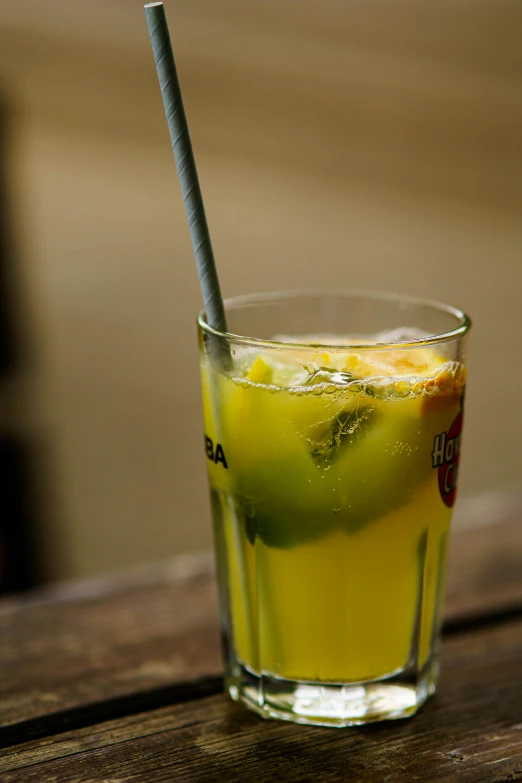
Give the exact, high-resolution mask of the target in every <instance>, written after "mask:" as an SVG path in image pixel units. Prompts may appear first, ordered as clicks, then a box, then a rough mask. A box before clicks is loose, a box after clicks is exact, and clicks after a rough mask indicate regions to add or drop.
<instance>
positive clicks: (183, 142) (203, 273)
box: [145, 3, 227, 332]
mask: <svg viewBox="0 0 522 783" xmlns="http://www.w3.org/2000/svg"><path fill="white" fill-rule="evenodd" d="M145 16H146V18H147V25H148V28H149V35H150V42H151V44H152V51H153V53H154V62H155V64H156V71H157V72H158V79H159V84H160V89H161V95H162V97H163V105H164V107H165V114H166V116H167V125H168V126H169V133H170V140H171V142H172V149H173V151H174V157H175V159H176V168H177V170H178V176H179V181H180V185H181V193H182V196H183V203H184V204H185V213H186V215H187V220H188V224H189V230H190V238H191V239H192V247H193V249H194V255H195V257H196V266H197V268H198V275H199V283H200V286H201V293H202V294H203V302H204V304H205V311H206V314H207V323H208V324H209V326H211V327H212V328H213V329H217V330H218V331H220V332H226V331H227V324H226V319H225V309H224V307H223V299H222V296H221V289H220V287H219V280H218V276H217V272H216V264H215V261H214V253H213V252H212V244H211V242H210V234H209V231H208V225H207V218H206V216H205V207H204V206H203V197H202V195H201V188H200V187H199V180H198V172H197V169H196V162H195V160H194V153H193V151H192V144H191V142H190V134H189V129H188V124H187V117H186V115H185V108H184V106H183V99H182V97H181V88H180V86H179V81H178V74H177V71H176V63H175V62H174V54H173V51H172V44H171V42H170V36H169V28H168V24H167V17H166V16H165V8H164V7H163V3H148V4H147V5H146V6H145Z"/></svg>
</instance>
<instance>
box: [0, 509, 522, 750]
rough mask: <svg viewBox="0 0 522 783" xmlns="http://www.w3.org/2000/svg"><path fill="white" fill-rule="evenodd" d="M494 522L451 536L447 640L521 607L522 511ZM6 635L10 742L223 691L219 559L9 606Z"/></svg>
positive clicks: (5, 728)
mask: <svg viewBox="0 0 522 783" xmlns="http://www.w3.org/2000/svg"><path fill="white" fill-rule="evenodd" d="M490 505H491V504H490ZM471 511H472V512H473V509H471ZM490 514H491V518H492V519H496V520H497V523H496V524H494V525H487V524H485V521H487V519H489V518H490V517H489V512H488V507H487V505H485V503H484V502H483V503H482V504H480V505H479V507H478V509H477V511H476V513H475V512H473V513H472V515H471V517H467V518H465V517H463V516H462V515H461V517H460V523H459V524H458V528H457V530H456V531H455V532H454V535H453V539H452V544H451V558H450V561H451V562H450V571H449V579H448V582H449V583H448V597H447V602H446V631H447V633H451V634H455V633H458V632H459V631H460V630H463V629H466V628H467V627H468V626H469V625H470V624H471V625H474V624H476V623H477V622H481V621H484V620H485V621H486V622H491V621H492V619H491V618H492V616H493V617H497V618H498V619H499V620H502V619H503V618H504V617H506V616H511V615H516V614H517V613H518V612H520V611H521V610H522V547H521V545H520V539H521V533H520V531H521V524H522V502H521V501H520V498H519V497H518V496H513V497H506V498H505V499H504V500H503V501H502V502H501V503H500V504H499V505H497V506H495V507H494V508H493V507H491V508H490ZM477 524H478V526H477ZM471 525H475V526H473V527H471ZM0 638H1V639H2V644H1V645H0V671H2V677H1V679H0V744H4V745H5V744H8V743H9V742H10V741H11V740H12V738H13V737H16V736H18V729H19V727H20V726H21V725H25V727H26V728H25V729H24V731H25V732H34V733H35V734H36V735H37V736H39V735H40V733H41V732H42V726H41V721H39V719H41V718H42V717H44V716H47V717H48V718H49V719H52V721H53V723H52V725H53V726H54V727H55V728H54V729H53V731H54V730H55V729H56V730H57V729H58V728H60V730H63V727H64V726H67V722H68V721H71V720H72V719H71V716H70V714H69V712H70V711H71V710H76V711H77V712H76V713H75V718H74V725H82V724H83V723H85V722H89V721H92V715H93V712H92V710H93V709H100V710H101V713H100V714H103V716H104V719H106V718H107V717H118V716H120V715H123V714H125V712H126V710H127V709H128V704H127V701H126V699H128V698H131V697H132V698H135V697H136V695H137V694H141V707H140V709H151V708H154V707H158V706H161V705H163V704H165V703H168V701H169V699H170V700H174V701H175V700H179V699H180V698H185V695H186V694H185V690H184V688H185V684H186V682H187V681H194V680H198V678H201V677H210V678H211V682H210V683H208V682H207V685H206V688H207V690H208V688H210V690H212V689H213V690H214V691H216V690H219V688H220V687H221V686H220V684H219V682H218V681H217V680H216V679H215V678H216V677H218V676H219V674H220V672H221V669H222V667H221V658H220V643H219V627H218V608H217V591H216V584H215V577H214V573H213V567H212V556H211V555H210V554H204V555H201V556H197V557H195V558H185V559H183V558H182V559H180V560H178V561H175V562H174V563H172V564H170V565H165V566H164V567H163V569H158V568H155V569H154V570H151V571H142V572H138V573H134V574H129V575H123V576H121V577H115V578H102V579H96V580H88V581H84V582H79V583H72V584H69V585H64V586H62V587H60V588H55V589H51V590H47V591H41V592H39V593H35V594H33V596H32V598H30V599H28V598H26V599H23V600H18V601H9V602H6V601H4V602H3V603H0ZM212 678H214V679H212ZM179 687H181V691H180V692H178V690H177V689H178V688H179ZM165 688H168V689H169V690H168V692H167V693H166V692H165ZM205 692H207V691H205ZM180 693H181V695H180ZM96 705H98V707H96ZM82 710H84V711H85V710H86V712H82ZM78 711H79V712H78Z"/></svg>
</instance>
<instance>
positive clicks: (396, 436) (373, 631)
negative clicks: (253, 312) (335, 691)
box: [202, 335, 465, 722]
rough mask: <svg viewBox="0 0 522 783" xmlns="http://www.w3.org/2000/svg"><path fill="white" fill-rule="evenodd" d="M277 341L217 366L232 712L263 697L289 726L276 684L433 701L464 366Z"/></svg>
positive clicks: (208, 392) (303, 339)
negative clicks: (407, 688) (388, 692)
mask: <svg viewBox="0 0 522 783" xmlns="http://www.w3.org/2000/svg"><path fill="white" fill-rule="evenodd" d="M276 339H278V340H279V343H280V348H279V350H277V351H273V350H267V349H265V348H263V347H260V348H259V349H255V348H254V347H252V348H249V349H248V350H246V351H239V352H237V353H236V352H234V353H235V354H236V355H235V356H234V355H233V356H232V357H231V359H230V361H229V362H228V366H227V367H226V368H224V367H223V366H222V365H221V364H220V363H219V362H215V361H213V360H212V359H211V358H210V357H209V356H204V357H203V361H202V381H203V408H204V425H205V444H206V453H207V457H208V470H209V480H210V488H211V499H212V511H213V520H214V535H215V542H216V548H217V559H218V570H219V572H220V573H219V578H220V584H221V599H222V602H223V605H222V617H223V618H224V622H223V624H224V629H223V630H224V635H225V641H226V646H227V655H228V659H229V674H230V678H229V685H230V683H231V682H232V683H234V682H235V683H236V685H235V686H233V687H232V688H231V692H232V695H234V692H235V691H234V688H236V686H237V688H239V690H241V689H243V691H245V690H246V691H248V687H247V686H246V685H245V683H248V682H250V683H254V688H253V690H252V689H251V693H250V698H251V700H252V701H253V702H254V707H256V706H257V708H259V711H261V712H267V711H268V713H269V714H276V715H278V716H279V717H285V716H284V715H281V714H280V712H278V711H277V710H274V709H273V710H272V711H271V710H270V709H267V708H266V704H265V700H266V698H267V697H266V693H265V691H267V692H268V691H269V690H270V688H269V686H268V683H271V685H272V686H273V687H277V688H280V689H283V690H284V688H285V687H287V686H288V684H289V683H293V684H294V686H295V685H299V684H301V686H299V687H300V689H301V691H303V687H305V685H304V684H306V683H314V684H315V685H317V684H323V685H324V686H325V687H324V688H322V691H323V696H321V698H323V697H324V698H326V696H324V693H327V692H328V689H329V686H336V685H338V684H343V687H344V686H346V685H352V684H353V685H354V686H356V685H357V684H360V683H365V684H367V683H376V682H383V681H384V682H386V681H390V682H391V681H397V682H408V681H409V680H411V682H413V683H415V682H417V681H420V679H422V673H423V672H429V676H428V686H427V687H429V688H432V686H433V683H434V679H435V678H436V672H435V670H434V668H433V665H434V660H435V652H436V645H437V639H438V633H439V630H440V622H441V605H442V598H443V588H444V576H445V560H446V550H447V542H448V530H449V525H450V520H451V515H452V505H453V502H454V499H455V490H456V480H457V472H458V462H459V453H460V430H461V424H462V402H463V396H464V384H465V368H464V365H463V363H462V362H460V361H458V360H455V359H448V357H447V355H445V352H444V350H441V348H440V347H439V346H437V345H431V344H429V343H426V344H424V343H423V342H422V340H419V341H418V344H416V343H415V342H414V343H412V344H411V345H408V346H407V347H400V346H399V347H394V346H390V347H387V348H381V347H380V346H377V345H376V346H375V349H374V350H367V348H366V346H365V347H363V348H361V350H358V346H357V339H354V338H349V337H345V338H333V337H329V338H325V337H324V336H320V337H319V336H316V337H314V336H309V335H297V336H293V337H290V338H288V337H283V338H276ZM359 339H360V340H363V339H364V338H359ZM288 340H290V341H291V342H290V343H288V347H287V348H286V347H284V342H282V341H288ZM368 340H369V338H366V339H365V342H368ZM372 340H373V342H374V343H375V344H377V343H379V342H380V341H381V338H380V337H379V336H378V335H377V336H376V337H374V338H372ZM321 342H328V346H324V345H321V344H320V343H321ZM293 344H299V345H301V347H300V348H298V346H297V345H296V346H295V347H294V345H293ZM303 344H307V345H308V344H309V345H310V347H309V348H308V350H304V349H303V347H302V346H303ZM312 344H313V347H312ZM343 344H344V345H350V348H346V349H345V348H343V347H342V345H343ZM281 345H282V346H283V347H281ZM430 667H432V668H430ZM430 677H431V678H432V681H433V682H432V681H431V680H430ZM401 678H402V679H401ZM408 678H409V679H408ZM430 682H431V684H430ZM256 683H257V685H256ZM263 683H264V685H263ZM285 684H286V685H285ZM412 687H413V688H414V689H415V687H416V686H415V684H414V685H413V686H412ZM237 688H236V690H237ZM298 689H299V688H298ZM294 691H295V688H294ZM305 691H306V688H305ZM305 696H306V693H305ZM242 697H243V698H244V697H245V693H243V694H242ZM247 697H248V695H247ZM316 701H317V700H316ZM301 702H302V705H301V706H303V704H305V707H306V698H304V701H303V699H301ZM294 706H295V705H294ZM374 706H375V705H374ZM314 710H315V712H317V705H315V706H314V708H313V710H312V712H314ZM305 711H306V710H305ZM378 713H379V707H378V705H377V706H376V707H375V714H378ZM384 713H386V709H384ZM314 714H315V713H314ZM390 717H393V715H390ZM314 722H321V721H318V720H315V721H314ZM325 722H328V721H325ZM352 722H353V721H352ZM355 722H357V721H355Z"/></svg>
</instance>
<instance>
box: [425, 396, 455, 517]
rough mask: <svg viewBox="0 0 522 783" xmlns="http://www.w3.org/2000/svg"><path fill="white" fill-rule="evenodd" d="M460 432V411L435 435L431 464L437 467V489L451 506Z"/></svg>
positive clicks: (453, 498) (453, 499) (453, 501)
mask: <svg viewBox="0 0 522 783" xmlns="http://www.w3.org/2000/svg"><path fill="white" fill-rule="evenodd" d="M461 434H462V411H460V413H459V414H458V416H457V417H456V419H455V420H454V422H453V424H452V425H451V427H450V428H449V430H448V431H447V432H441V433H440V434H439V435H435V438H434V440H433V451H432V452H431V459H432V465H433V467H434V468H438V472H439V476H438V478H439V490H440V496H441V498H442V500H443V501H444V503H445V504H446V505H447V506H448V507H449V508H451V507H452V506H453V505H454V503H455V498H456V497H457V477H458V472H459V461H460V439H461Z"/></svg>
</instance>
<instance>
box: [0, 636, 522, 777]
mask: <svg viewBox="0 0 522 783" xmlns="http://www.w3.org/2000/svg"><path fill="white" fill-rule="evenodd" d="M521 660H522V620H518V621H512V622H505V623H503V624H502V625H500V626H492V627H490V628H487V629H482V630H480V631H469V632H467V633H465V634H459V635H457V636H452V637H450V638H449V639H448V640H447V641H446V642H445V643H444V645H443V650H442V676H441V682H440V686H439V692H438V694H437V696H436V697H435V698H434V699H433V700H432V701H431V702H430V703H429V704H428V705H426V706H425V707H424V708H423V709H422V710H421V712H420V713H419V715H417V716H416V717H415V718H413V719H412V720H408V721H399V722H388V723H386V724H382V725H380V726H374V727H366V728H360V729H347V730H333V729H319V728H311V727H305V726H294V725H291V724H286V723H282V722H275V721H274V722H272V721H268V722H267V721H263V720H262V719H260V718H258V717H257V716H255V715H253V714H252V713H250V712H248V711H247V710H245V709H244V708H242V707H241V706H239V705H236V704H233V703H232V702H230V701H228V700H227V699H226V698H225V697H224V695H218V696H212V697H209V698H206V699H204V700H203V701H195V702H188V703H185V704H178V705H174V706H172V707H168V708H165V709H162V710H157V711H154V712H151V713H146V714H142V715H133V716H129V717H127V718H125V719H122V720H119V721H113V722H107V723H104V724H100V725H97V726H95V727H90V728H86V729H82V730H79V731H76V732H70V733H66V734H63V735H61V736H59V737H54V738H49V739H46V740H41V741H38V742H33V743H28V744H27V745H25V746H20V747H18V748H16V749H12V750H7V751H6V752H4V754H3V756H2V757H1V759H0V783H22V782H23V783H47V782H49V783H50V781H60V783H92V782H93V781H95V780H96V781H101V780H104V781H111V782H112V783H116V781H117V782H118V783H138V782H139V783H142V782H144V781H147V783H170V781H173V780H183V781H186V782H187V783H189V782H190V781H202V780H212V781H230V780H234V781H245V783H246V782H248V783H250V781H253V780H255V781H264V780H286V781H310V780H321V781H325V782H326V781H331V782H332V783H333V782H334V781H347V780H349V781H350V783H357V782H358V781H361V783H362V781H364V783H382V781H400V782H401V783H409V781H448V782H449V781H455V780H457V779H458V780H459V781H463V783H467V782H469V783H481V782H483V783H494V782H495V783H496V782H498V783H500V781H508V780H509V781H516V780H522V715H521V705H522V678H521V677H520V672H521V670H520V662H521ZM1 773H3V774H1Z"/></svg>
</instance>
